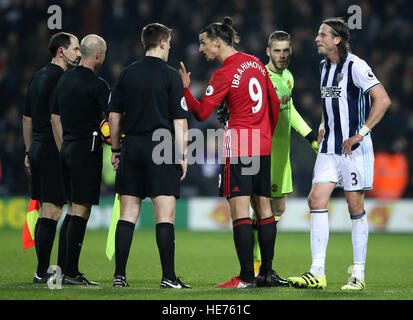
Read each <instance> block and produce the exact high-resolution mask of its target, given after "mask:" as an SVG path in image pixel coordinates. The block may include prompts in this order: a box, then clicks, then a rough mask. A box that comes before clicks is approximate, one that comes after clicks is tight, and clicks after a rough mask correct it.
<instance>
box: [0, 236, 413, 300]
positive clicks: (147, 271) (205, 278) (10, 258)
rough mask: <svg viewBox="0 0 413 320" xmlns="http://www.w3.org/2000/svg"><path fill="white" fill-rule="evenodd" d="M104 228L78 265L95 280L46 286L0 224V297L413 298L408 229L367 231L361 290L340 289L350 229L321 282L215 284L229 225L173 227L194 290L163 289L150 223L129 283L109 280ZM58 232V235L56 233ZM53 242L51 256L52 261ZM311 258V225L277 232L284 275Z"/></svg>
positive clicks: (230, 262)
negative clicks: (223, 228) (318, 285)
mask: <svg viewBox="0 0 413 320" xmlns="http://www.w3.org/2000/svg"><path fill="white" fill-rule="evenodd" d="M106 234H107V231H103V230H102V231H87V233H86V236H85V241H84V243H83V249H82V253H81V256H80V271H81V272H84V273H85V274H86V276H87V277H88V278H89V279H91V280H94V281H98V282H100V283H101V285H100V286H98V287H84V286H82V287H80V286H79V287H67V286H64V287H63V289H62V290H50V289H49V288H48V287H47V285H34V284H32V278H33V275H34V272H35V269H36V253H35V249H34V248H30V249H28V250H26V251H25V252H23V251H22V247H21V232H19V231H12V230H5V229H3V230H1V231H0V243H1V247H0V261H1V263H0V299H36V300H38V299H57V300H59V299H64V300H74V299H76V300H87V299H97V300H100V299H138V300H170V299H172V300H210V299H213V300H249V299H252V300H255V299H257V300H284V299H285V300H301V299H304V300H307V299H308V300H309V299H311V300H314V299H315V300H341V299H344V300H358V299H369V300H376V299H383V300H392V299H396V300H405V299H408V300H411V299H413V278H412V273H411V271H412V266H413V250H412V243H413V235H412V234H396V235H394V234H393V235H392V234H370V238H369V247H368V253H367V265H366V285H367V288H366V290H364V291H363V292H355V293H348V292H340V287H341V286H342V285H344V284H345V283H346V281H347V279H348V277H349V276H350V275H349V274H348V273H347V269H348V267H349V266H350V265H351V264H352V246H351V237H350V234H347V233H332V234H330V241H329V244H328V249H327V261H326V274H327V281H328V287H327V288H326V289H325V290H313V289H296V288H257V289H248V290H237V289H216V288H214V285H215V284H216V283H219V282H223V281H227V280H229V279H230V278H231V277H233V276H234V275H236V274H237V273H238V272H239V264H238V260H237V257H236V253H235V250H234V244H233V240H232V233H231V232H190V231H182V230H177V231H176V273H177V275H178V276H181V277H183V278H184V282H186V283H188V284H190V285H192V286H193V290H160V289H159V284H160V280H161V268H160V261H159V255H158V250H157V246H156V241H155V232H154V230H136V231H135V235H134V239H133V244H132V248H131V252H130V256H129V261H128V265H127V276H128V282H129V284H130V288H121V289H119V288H112V278H113V272H114V258H113V259H112V261H109V260H108V259H107V258H106V256H105V245H106ZM56 239H58V235H56ZM56 257H57V245H56V242H55V246H54V248H53V252H52V259H51V264H54V263H56V259H57V258H56ZM310 264H311V256H310V242H309V234H308V233H282V232H281V233H279V234H278V236H277V244H276V257H275V261H274V269H276V270H277V272H278V273H279V274H280V275H281V276H283V277H288V276H295V275H300V274H302V273H304V272H305V271H308V269H309V267H310Z"/></svg>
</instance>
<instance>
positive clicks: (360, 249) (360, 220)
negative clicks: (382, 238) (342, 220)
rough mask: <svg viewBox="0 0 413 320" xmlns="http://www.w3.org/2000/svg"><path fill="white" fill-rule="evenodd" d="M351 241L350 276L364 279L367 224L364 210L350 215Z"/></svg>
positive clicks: (367, 235)
mask: <svg viewBox="0 0 413 320" xmlns="http://www.w3.org/2000/svg"><path fill="white" fill-rule="evenodd" d="M351 225H352V227H351V241H352V243H353V258H354V266H353V272H352V276H353V277H357V278H359V279H361V280H362V281H364V265H365V263H366V253H367V242H368V238H369V225H368V222H367V217H366V212H365V211H363V212H362V213H361V214H359V215H357V216H351Z"/></svg>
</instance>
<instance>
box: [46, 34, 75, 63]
mask: <svg viewBox="0 0 413 320" xmlns="http://www.w3.org/2000/svg"><path fill="white" fill-rule="evenodd" d="M72 37H75V36H74V35H73V34H70V33H67V32H59V33H56V34H55V35H53V36H52V37H51V38H50V41H49V52H50V54H51V55H52V57H53V58H54V57H56V54H57V49H59V48H60V47H63V48H65V49H67V48H69V46H70V40H71V39H70V38H72Z"/></svg>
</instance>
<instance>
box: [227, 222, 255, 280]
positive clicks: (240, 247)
mask: <svg viewBox="0 0 413 320" xmlns="http://www.w3.org/2000/svg"><path fill="white" fill-rule="evenodd" d="M232 228H233V231H234V244H235V249H236V251H237V255H238V260H239V263H240V265H241V271H240V274H239V279H240V280H242V281H245V282H251V281H252V280H254V254H253V251H254V234H253V231H252V222H251V219H250V218H241V219H237V220H234V221H233V223H232Z"/></svg>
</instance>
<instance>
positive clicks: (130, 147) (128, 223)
mask: <svg viewBox="0 0 413 320" xmlns="http://www.w3.org/2000/svg"><path fill="white" fill-rule="evenodd" d="M171 31H172V30H171V29H169V28H167V27H166V26H164V25H161V24H159V23H153V24H149V25H147V26H146V27H144V28H143V30H142V35H141V41H142V44H143V46H144V48H145V51H146V56H145V57H144V58H143V59H141V60H138V61H136V62H134V63H132V64H131V65H129V66H128V67H127V68H126V69H125V70H123V71H122V73H121V74H120V76H119V80H118V83H117V85H116V87H115V90H114V91H113V94H112V101H111V103H110V106H109V111H110V114H109V127H110V132H111V137H112V164H113V166H114V168H115V169H116V170H117V173H116V192H117V193H119V194H120V219H119V221H118V224H117V228H116V235H115V263H116V270H115V274H114V280H113V286H114V287H126V286H128V283H127V282H126V263H127V259H128V256H129V250H130V246H131V243H132V237H133V232H134V229H135V224H136V221H137V220H138V217H139V211H140V207H141V203H142V199H144V198H146V197H150V198H151V200H152V204H153V206H154V213H155V220H156V243H157V245H158V249H159V255H160V259H161V265H162V280H161V288H175V289H178V288H179V289H181V288H191V287H190V286H188V285H185V284H184V283H182V281H181V280H180V279H179V278H178V277H176V275H175V231H174V221H175V202H176V198H179V194H180V181H181V180H182V179H183V178H184V177H185V175H186V170H187V161H186V156H185V154H186V141H187V139H186V135H187V130H188V123H187V119H186V118H187V116H188V112H187V107H186V102H185V98H184V97H183V87H182V81H181V78H180V76H179V74H178V72H177V70H175V69H173V68H171V67H170V66H168V65H167V64H166V62H167V61H168V54H169V49H170V41H171ZM122 115H123V117H124V119H123V124H124V125H123V131H124V133H125V134H126V137H125V140H124V142H123V145H122V149H120V142H119V133H120V122H121V118H122ZM157 129H164V130H165V129H166V130H167V131H169V132H170V133H171V138H172V139H173V140H174V142H175V144H176V145H177V147H178V148H177V149H178V154H177V159H178V158H179V159H180V160H179V161H177V162H174V163H169V164H166V163H163V164H159V165H156V164H155V163H154V161H153V159H152V151H153V149H154V147H155V146H156V144H158V143H159V141H153V140H156V139H153V138H154V132H155V131H156V130H157ZM169 151H170V152H171V154H170V155H171V156H173V157H174V156H175V154H173V155H172V153H173V150H169ZM165 152H168V150H166V151H165Z"/></svg>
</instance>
